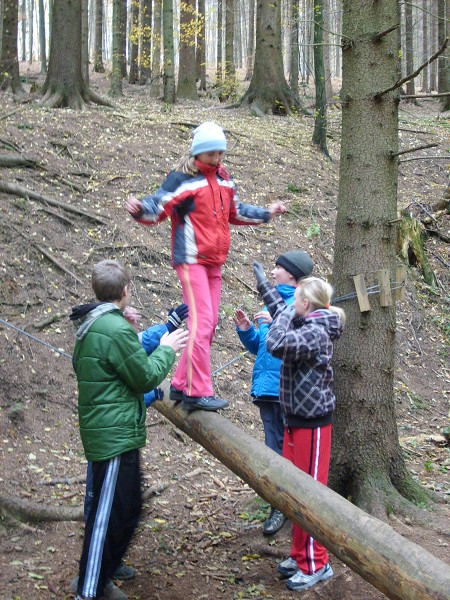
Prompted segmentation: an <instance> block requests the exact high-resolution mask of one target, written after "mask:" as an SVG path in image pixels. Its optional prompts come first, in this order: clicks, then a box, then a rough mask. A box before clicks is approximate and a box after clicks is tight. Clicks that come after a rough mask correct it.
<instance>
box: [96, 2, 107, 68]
mask: <svg viewBox="0 0 450 600" xmlns="http://www.w3.org/2000/svg"><path fill="white" fill-rule="evenodd" d="M94 31H95V34H94V72H95V73H104V72H105V66H104V64H103V0H95V30H94Z"/></svg>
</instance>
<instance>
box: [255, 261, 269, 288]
mask: <svg viewBox="0 0 450 600" xmlns="http://www.w3.org/2000/svg"><path fill="white" fill-rule="evenodd" d="M253 273H254V274H255V277H256V283H257V284H258V285H259V284H260V283H264V282H265V281H267V277H266V274H265V272H264V267H263V266H262V264H261V263H260V262H258V261H256V260H255V262H254V263H253Z"/></svg>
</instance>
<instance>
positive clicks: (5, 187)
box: [0, 180, 108, 225]
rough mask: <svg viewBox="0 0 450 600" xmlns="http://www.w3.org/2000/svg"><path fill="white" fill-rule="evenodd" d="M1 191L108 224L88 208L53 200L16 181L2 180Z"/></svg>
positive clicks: (0, 182)
mask: <svg viewBox="0 0 450 600" xmlns="http://www.w3.org/2000/svg"><path fill="white" fill-rule="evenodd" d="M0 192H5V193H6V194H11V195H13V196H19V197H21V198H26V199H27V200H35V201H36V202H42V203H43V204H50V206H58V207H59V208H62V209H64V210H66V211H67V212H71V213H74V214H76V215H80V216H82V217H85V218H86V219H90V220H91V221H94V222H95V223H99V224H100V225H108V222H107V221H105V220H104V219H102V218H100V217H97V215H93V214H92V213H89V212H87V211H86V210H82V209H81V208H76V207H75V206H71V205H70V204H66V203H65V202H60V201H59V200H53V198H48V197H47V196H42V195H41V194H38V193H37V192H35V191H33V190H29V189H28V188H24V187H22V186H20V185H17V184H14V183H9V182H8V181H4V180H0Z"/></svg>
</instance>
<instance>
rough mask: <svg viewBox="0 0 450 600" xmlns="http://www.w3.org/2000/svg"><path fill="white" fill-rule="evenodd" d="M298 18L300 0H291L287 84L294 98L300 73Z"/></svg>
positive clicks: (298, 94)
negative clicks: (289, 56)
mask: <svg viewBox="0 0 450 600" xmlns="http://www.w3.org/2000/svg"><path fill="white" fill-rule="evenodd" d="M299 20H300V0H292V9H291V68H290V69H289V85H290V86H291V90H292V93H293V94H294V96H295V97H296V98H300V90H299V87H298V80H299V75H300V52H299V44H298V43H299V34H300V30H299Z"/></svg>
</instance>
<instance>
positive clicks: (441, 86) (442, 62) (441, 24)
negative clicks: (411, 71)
mask: <svg viewBox="0 0 450 600" xmlns="http://www.w3.org/2000/svg"><path fill="white" fill-rule="evenodd" d="M445 5H446V0H438V48H440V47H441V46H442V45H443V44H444V42H445V38H446V32H447V27H446V22H445V16H446V15H445ZM448 54H449V53H448V47H447V50H446V51H445V52H444V53H443V54H441V55H440V56H439V58H438V59H437V60H438V92H439V93H440V94H444V93H446V92H448V91H449V89H448V85H447V84H448V73H447V66H448V65H447V60H448Z"/></svg>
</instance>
